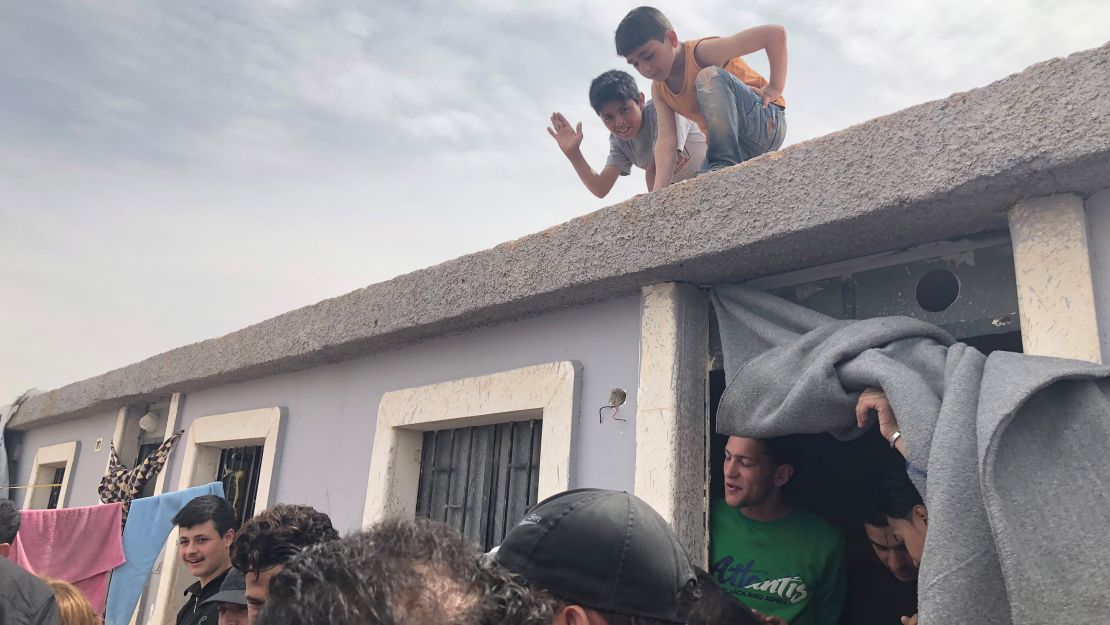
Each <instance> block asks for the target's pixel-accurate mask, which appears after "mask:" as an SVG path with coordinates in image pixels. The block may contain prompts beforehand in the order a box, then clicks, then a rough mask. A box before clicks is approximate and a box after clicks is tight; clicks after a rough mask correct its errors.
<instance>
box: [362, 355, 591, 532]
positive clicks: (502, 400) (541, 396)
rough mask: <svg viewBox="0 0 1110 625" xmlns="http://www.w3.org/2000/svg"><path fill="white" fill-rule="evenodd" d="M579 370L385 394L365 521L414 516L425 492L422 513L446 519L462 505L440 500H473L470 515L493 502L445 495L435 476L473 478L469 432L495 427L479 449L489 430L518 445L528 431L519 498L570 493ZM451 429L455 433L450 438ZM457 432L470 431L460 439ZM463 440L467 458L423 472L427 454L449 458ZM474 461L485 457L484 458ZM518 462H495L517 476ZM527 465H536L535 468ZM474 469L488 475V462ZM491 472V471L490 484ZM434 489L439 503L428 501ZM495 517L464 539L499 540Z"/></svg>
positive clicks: (566, 367) (561, 368) (505, 448)
mask: <svg viewBox="0 0 1110 625" xmlns="http://www.w3.org/2000/svg"><path fill="white" fill-rule="evenodd" d="M580 371H581V368H580V366H579V365H578V364H577V363H575V362H571V361H562V362H551V363H547V364H542V365H534V366H531V367H523V368H521V369H513V370H511V371H503V372H501V373H493V374H490V375H484V376H479V377H474V378H463V379H459V380H452V381H450V382H442V383H439V384H432V385H429V386H421V387H415V388H406V389H400V390H396V391H391V392H389V393H386V394H385V395H383V396H382V400H381V403H380V404H379V405H378V422H377V425H376V427H375V431H374V446H373V451H372V452H371V453H370V476H369V480H368V482H367V487H366V506H365V508H364V510H363V515H362V521H363V524H364V525H370V524H371V523H374V522H375V521H378V520H380V519H383V518H388V517H391V516H400V517H410V518H411V517H412V516H413V515H415V514H417V506H418V501H417V500H418V499H419V497H418V494H419V493H422V492H425V491H427V492H428V496H427V498H426V501H427V502H429V503H427V504H420V505H421V506H423V507H421V508H420V513H421V514H422V515H429V514H431V515H435V514H441V515H443V518H447V514H448V512H450V513H451V514H452V515H454V517H458V516H459V515H460V514H463V512H461V511H463V510H464V508H458V509H456V508H450V509H446V508H445V509H440V510H438V511H437V510H436V503H437V502H442V503H440V504H439V505H441V506H446V505H451V506H456V505H465V502H466V501H469V500H471V498H473V500H474V501H476V502H477V505H476V506H471V507H470V508H469V511H470V514H471V515H473V514H475V513H478V512H480V511H481V510H482V509H483V506H485V505H494V504H483V503H482V501H481V497H482V496H483V495H482V494H483V493H484V492H487V491H486V490H485V488H484V487H480V488H477V489H475V490H474V491H473V492H471V491H470V490H468V489H467V490H463V491H460V490H459V489H457V488H456V489H455V490H454V491H452V490H451V489H450V488H448V489H447V490H442V489H439V488H435V487H434V483H435V480H437V479H438V480H439V481H440V482H443V480H444V479H446V477H453V478H455V479H456V480H462V479H463V477H466V476H468V475H471V474H470V472H472V471H474V470H475V468H474V466H473V465H471V464H469V461H462V460H461V458H463V457H467V458H469V457H470V452H471V448H472V447H473V444H474V443H473V440H474V432H475V431H476V430H481V428H482V427H484V426H500V429H498V428H496V427H495V428H494V429H493V430H484V431H481V432H479V434H478V441H479V443H478V444H479V445H481V444H484V443H483V441H484V440H486V439H483V438H482V437H483V436H488V435H489V434H488V432H491V431H492V432H493V434H494V436H495V437H496V435H497V434H498V433H500V435H501V436H505V434H504V432H505V431H506V430H505V427H506V426H508V428H509V431H510V432H512V436H519V437H521V440H523V439H524V437H525V433H524V432H525V431H527V432H528V436H531V437H532V438H530V439H528V440H530V441H531V445H532V446H533V451H532V455H531V456H530V457H529V458H528V462H527V464H528V465H529V469H528V477H527V481H526V483H527V491H526V492H527V493H528V495H527V496H525V497H522V498H521V499H524V500H525V501H527V500H528V499H529V497H530V498H531V500H532V501H535V500H536V499H543V498H545V497H549V496H551V495H554V494H555V493H558V492H561V491H564V490H566V489H567V488H569V486H570V468H571V467H570V454H571V439H572V434H573V432H574V424H575V420H576V419H577V417H578V410H579V392H580V382H579V378H580V376H579V373H580ZM452 430H453V431H454V432H453V433H451V434H447V432H451V431H452ZM460 430H466V431H467V432H469V433H468V434H457V433H458V432H459V431H460ZM540 430H542V436H541V435H540V432H539V431H540ZM428 434H432V438H428ZM447 436H449V437H451V438H450V441H451V442H450V446H448V445H447V444H446V443H445V442H443V441H441V437H447ZM468 436H469V442H467V453H466V454H463V453H462V450H461V449H460V450H459V455H458V456H457V457H458V458H460V461H459V462H458V463H454V464H451V463H450V462H448V464H444V463H443V462H442V461H441V462H440V463H438V467H439V468H440V469H444V468H445V467H446V469H447V470H446V471H441V473H442V475H440V474H437V473H436V471H435V468H434V467H432V468H431V469H428V468H425V469H424V470H422V465H424V463H425V454H432V453H434V452H435V450H437V449H438V450H439V452H438V453H439V454H440V457H441V458H449V457H450V456H448V455H447V450H449V449H450V450H451V452H452V453H454V448H455V445H456V442H455V441H456V438H458V437H461V438H459V441H460V442H459V443H458V445H459V446H460V447H461V445H462V441H464V440H467V439H466V438H465V437H468ZM541 439H542V440H541ZM427 440H432V441H434V444H433V445H428V444H427V443H426V442H425V441H427ZM444 440H446V439H444ZM519 445H520V447H519V449H521V450H522V449H524V444H523V443H520V444H519ZM541 447H542V452H543V453H542V454H541V453H540V448H541ZM498 449H499V453H501V454H504V453H510V452H511V449H513V446H512V445H511V444H509V445H501V447H500V448H498ZM434 457H435V456H434V455H433V458H434ZM479 457H481V458H487V457H486V456H485V455H481V454H479ZM515 457H516V460H508V461H505V464H499V465H497V468H498V469H499V470H501V471H505V470H510V471H511V473H512V474H514V475H515V474H516V473H518V472H521V471H522V469H521V468H517V467H515V465H517V464H519V463H520V462H522V461H521V458H522V456H521V455H519V454H518V455H517V456H515ZM499 462H500V460H499ZM510 465H514V467H510ZM532 465H536V466H535V468H532ZM463 467H467V469H466V471H463V470H462V468H463ZM477 470H478V471H479V472H481V471H485V465H484V464H481V463H479V466H478V468H477ZM533 473H534V474H533ZM422 475H423V477H424V480H423V481H424V483H423V484H422V483H421V479H422ZM482 475H483V476H484V474H482ZM492 475H493V468H492V467H491V468H490V476H491V478H490V479H492ZM475 479H476V478H475V477H473V476H472V475H471V476H470V477H466V480H469V481H470V482H473V481H474V480H475ZM483 479H484V477H483ZM429 480H432V482H429ZM463 483H464V484H465V483H466V481H463ZM499 484H501V485H508V486H511V487H513V488H520V486H519V484H521V482H519V481H516V478H509V479H508V481H503V482H500V483H499ZM433 492H434V494H435V497H437V498H438V499H433V498H432V497H431V495H432V494H433ZM460 492H462V493H463V495H460ZM513 492H517V491H513ZM448 496H450V497H452V499H451V500H450V503H446V502H447V501H448V500H447V497H448ZM525 505H527V504H525ZM486 509H487V510H488V509H490V508H486ZM451 511H454V512H451ZM494 512H495V513H494V514H493V515H491V518H488V519H487V521H486V525H485V529H483V526H482V523H481V521H478V522H477V524H475V523H473V522H472V523H470V524H469V525H468V526H466V524H465V521H463V523H464V526H466V528H467V529H466V532H467V534H468V535H469V536H471V537H472V539H473V540H475V542H481V543H482V544H486V542H487V540H493V539H494V538H496V537H497V536H496V528H497V527H498V526H497V523H496V521H497V519H496V516H497V515H496V509H495V508H494ZM508 514H509V511H508V510H506V511H505V517H504V518H505V519H506V521H503V522H508V521H507V520H508V519H509V518H510V517H509V516H508ZM464 516H465V515H464ZM491 522H494V529H490V525H489V524H490V523H491Z"/></svg>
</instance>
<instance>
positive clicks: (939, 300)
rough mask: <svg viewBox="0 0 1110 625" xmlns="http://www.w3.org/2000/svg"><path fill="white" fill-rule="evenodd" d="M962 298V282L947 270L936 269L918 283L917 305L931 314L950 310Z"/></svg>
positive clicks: (922, 277)
mask: <svg viewBox="0 0 1110 625" xmlns="http://www.w3.org/2000/svg"><path fill="white" fill-rule="evenodd" d="M959 296H960V280H959V278H957V277H956V276H955V275H954V274H953V273H952V272H951V271H948V270H947V269H934V270H932V271H930V272H928V273H926V274H925V275H923V276H921V279H920V280H918V281H917V304H918V305H919V306H921V307H922V308H924V309H925V310H927V311H929V312H943V311H945V310H948V307H949V306H951V305H952V302H955V301H956V298H957V297H959Z"/></svg>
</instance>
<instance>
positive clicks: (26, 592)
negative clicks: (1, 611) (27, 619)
mask: <svg viewBox="0 0 1110 625" xmlns="http://www.w3.org/2000/svg"><path fill="white" fill-rule="evenodd" d="M53 598H54V593H53V592H52V591H51V590H50V587H49V586H47V585H46V583H45V582H43V581H42V580H40V579H39V578H37V577H35V576H34V575H33V574H31V573H30V572H28V571H26V570H24V569H23V567H21V566H19V565H18V564H16V563H15V562H12V561H11V560H9V559H8V558H0V603H3V604H6V605H8V606H9V607H16V608H18V607H20V606H22V609H24V610H34V609H37V608H39V607H40V606H42V604H43V603H44V602H47V601H50V600H52V599H53Z"/></svg>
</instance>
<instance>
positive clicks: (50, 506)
mask: <svg viewBox="0 0 1110 625" xmlns="http://www.w3.org/2000/svg"><path fill="white" fill-rule="evenodd" d="M64 479H66V468H65V467H58V468H56V469H54V479H52V480H50V483H51V484H53V486H51V487H50V499H48V500H47V501H46V509H47V510H54V509H56V508H57V507H58V499H59V498H61V496H62V480H64Z"/></svg>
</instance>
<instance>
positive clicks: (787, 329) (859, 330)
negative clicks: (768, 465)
mask: <svg viewBox="0 0 1110 625" xmlns="http://www.w3.org/2000/svg"><path fill="white" fill-rule="evenodd" d="M712 300H713V305H714V307H715V309H716V313H717V318H718V320H719V323H720V329H721V339H722V343H723V348H724V359H725V370H726V371H725V373H726V376H727V380H728V385H727V387H726V389H725V393H724V396H723V397H722V399H721V405H720V408H719V410H718V413H717V430H718V431H719V432H721V433H722V434H732V435H739V436H752V437H768V436H779V435H785V434H794V433H818V432H829V433H832V434H833V435H835V436H838V437H840V438H851V437H853V436H857V435H859V434H860V433H861V432H860V431H859V430H858V429H857V428H856V426H855V401H856V398H857V396H858V394H859V391H861V390H863V389H864V388H867V387H878V388H881V389H883V391H885V392H886V394H887V396H888V398H889V400H890V403H891V406H892V407H893V409H894V412H895V414H896V415H897V417H898V423H899V426H900V427H901V428H902V432H903V435H904V436H905V439H906V447H907V449H908V451H909V460H910V462H911V463H912V464H913V465H914V466H916V467H925V468H926V469H927V477H926V476H925V475H921V474H917V475H914V474H913V472H911V478H914V481H915V484H916V485H917V486H918V488H919V490H921V492H922V494H923V496H924V498H925V503H926V505H927V506H928V508H929V534H928V538H927V540H926V543H925V554H924V557H923V561H922V563H921V571H920V577H919V590H918V596H919V606H920V611H919V614H920V623H921V625H939V624H952V623H976V624H983V623H999V624H1006V623H1018V624H1025V623H1069V624H1074V623H1106V622H1110V379H1108V377H1110V367H1106V366H1100V365H1093V364H1090V363H1086V362H1080V361H1073V360H1062V359H1057V358H1041V357H1036V356H1026V355H1021V354H1013V353H1007V352H996V353H993V354H991V355H990V357H986V356H984V355H983V354H981V353H980V352H978V351H977V350H975V349H974V348H971V347H969V346H967V345H964V344H963V343H958V342H956V341H955V340H954V339H953V338H952V337H951V336H950V335H948V334H947V333H946V332H945V331H943V330H941V329H940V328H937V327H936V326H933V325H930V324H928V323H925V322H922V321H918V320H915V319H911V318H908V317H883V318H876V319H867V320H862V321H838V320H834V319H832V318H830V317H827V316H825V315H822V314H820V313H817V312H814V311H811V310H808V309H806V308H803V307H800V306H797V305H795V304H792V303H790V302H787V301H785V300H782V299H780V298H777V297H774V296H772V295H767V294H765V293H761V292H758V291H754V290H751V289H747V288H745V287H740V286H734V285H728V286H719V287H716V288H714V289H713V293H712Z"/></svg>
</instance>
